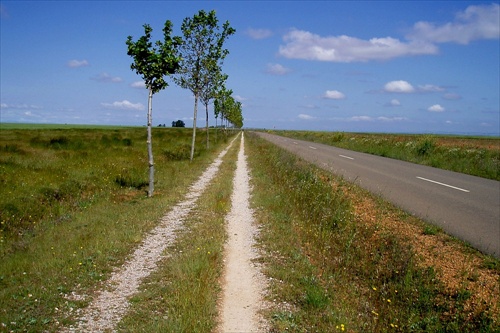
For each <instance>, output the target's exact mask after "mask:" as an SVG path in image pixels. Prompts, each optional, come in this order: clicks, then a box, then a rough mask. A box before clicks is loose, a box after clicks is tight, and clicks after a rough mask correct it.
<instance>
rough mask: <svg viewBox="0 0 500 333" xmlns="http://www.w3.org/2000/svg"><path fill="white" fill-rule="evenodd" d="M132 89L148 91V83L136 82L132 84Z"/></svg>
mask: <svg viewBox="0 0 500 333" xmlns="http://www.w3.org/2000/svg"><path fill="white" fill-rule="evenodd" d="M130 86H131V87H132V88H136V89H146V83H144V81H135V82H132V83H131V84H130Z"/></svg>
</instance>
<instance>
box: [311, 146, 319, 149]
mask: <svg viewBox="0 0 500 333" xmlns="http://www.w3.org/2000/svg"><path fill="white" fill-rule="evenodd" d="M309 148H311V149H318V148H316V147H313V146H309Z"/></svg>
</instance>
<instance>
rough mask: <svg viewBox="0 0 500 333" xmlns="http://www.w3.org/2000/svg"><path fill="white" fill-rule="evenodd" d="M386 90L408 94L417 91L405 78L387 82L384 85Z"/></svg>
mask: <svg viewBox="0 0 500 333" xmlns="http://www.w3.org/2000/svg"><path fill="white" fill-rule="evenodd" d="M384 90H385V91H386V92H392V93H406V94H408V93H413V92H415V88H413V86H412V85H411V84H410V83H408V82H406V81H403V80H399V81H391V82H387V83H386V84H385V86H384Z"/></svg>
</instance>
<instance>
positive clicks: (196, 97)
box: [190, 94, 198, 162]
mask: <svg viewBox="0 0 500 333" xmlns="http://www.w3.org/2000/svg"><path fill="white" fill-rule="evenodd" d="M197 114H198V94H195V95H194V115H193V142H192V143H191V158H190V161H191V162H193V157H194V144H195V142H196V115H197Z"/></svg>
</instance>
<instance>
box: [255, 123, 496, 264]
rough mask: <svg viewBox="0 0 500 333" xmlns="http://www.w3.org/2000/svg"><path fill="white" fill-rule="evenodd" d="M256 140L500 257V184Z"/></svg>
mask: <svg viewBox="0 0 500 333" xmlns="http://www.w3.org/2000/svg"><path fill="white" fill-rule="evenodd" d="M258 135H260V136H261V137H262V138H264V139H266V140H268V141H270V142H272V143H274V144H276V145H278V146H280V147H283V148H285V149H287V150H289V151H291V152H293V153H295V154H297V155H298V156H300V157H301V158H303V159H305V160H307V161H309V162H312V163H315V164H316V165H318V166H319V167H321V168H323V169H326V170H329V171H332V172H333V173H335V174H338V175H341V176H343V177H344V179H347V180H349V181H353V182H355V183H356V184H358V185H360V186H361V187H363V188H365V189H368V190H369V191H371V192H373V193H375V194H378V195H380V196H382V197H383V198H385V199H386V200H388V201H390V202H392V203H394V204H395V205H396V206H398V207H400V208H402V209H404V210H406V211H407V212H409V213H412V214H414V215H416V216H418V217H420V218H422V219H424V220H426V221H428V222H430V223H433V224H435V225H437V226H439V227H441V228H443V230H445V231H446V232H447V233H448V234H450V235H453V236H455V237H457V238H459V239H462V240H464V241H466V242H468V243H469V244H471V245H472V246H473V247H475V248H477V249H478V250H480V251H482V252H484V253H487V254H491V255H494V256H495V257H497V258H500V182H498V181H495V180H488V179H484V178H480V177H474V176H469V175H465V174H461V173H456V172H451V171H446V170H441V169H436V168H432V167H427V166H422V165H418V164H413V163H408V162H403V161H398V160H394V159H390V158H385V157H379V156H374V155H370V154H364V153H358V152H354V151H351V150H345V149H340V148H336V147H332V146H328V145H323V144H319V143H312V142H307V141H301V140H295V139H289V138H284V137H280V136H276V135H271V134H268V133H262V132H258Z"/></svg>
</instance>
